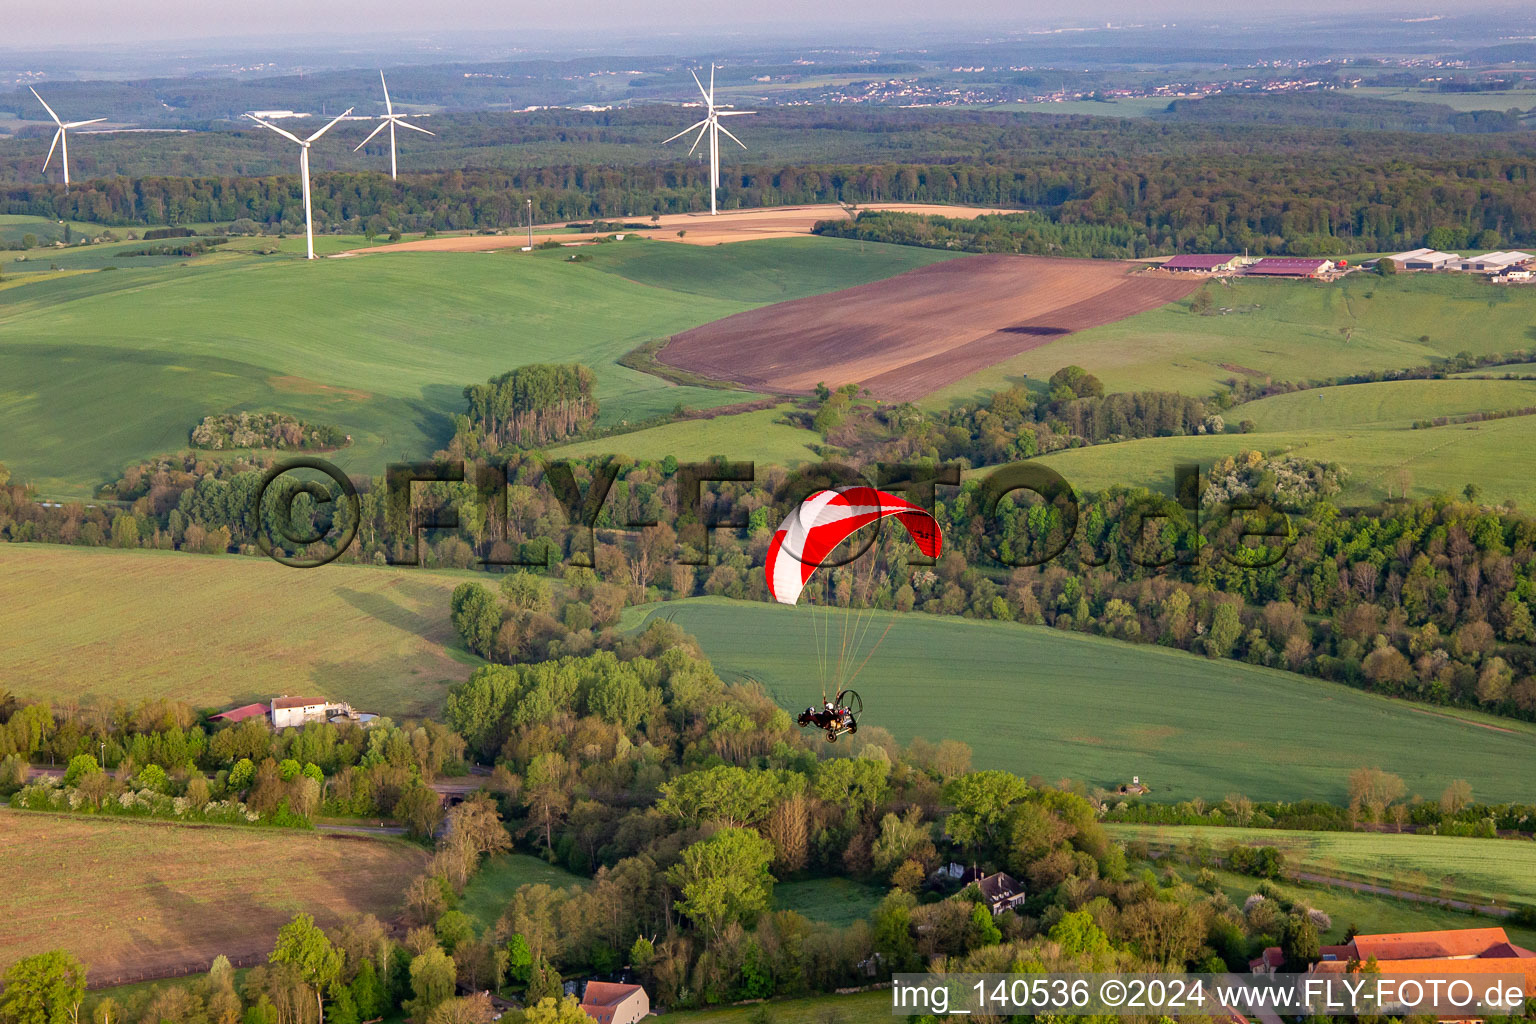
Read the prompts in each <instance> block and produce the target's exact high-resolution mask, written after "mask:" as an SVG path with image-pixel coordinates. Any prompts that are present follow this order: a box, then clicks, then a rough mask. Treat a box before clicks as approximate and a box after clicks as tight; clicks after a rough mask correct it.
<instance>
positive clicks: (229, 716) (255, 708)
mask: <svg viewBox="0 0 1536 1024" xmlns="http://www.w3.org/2000/svg"><path fill="white" fill-rule="evenodd" d="M266 714H267V706H266V705H265V704H242V705H240V706H239V707H238V708H230V709H229V710H228V711H220V712H219V713H218V714H216V715H209V716H208V721H210V722H225V723H228V724H230V725H234V724H235V723H236V722H243V721H245V720H246V719H247V718H255V717H256V716H257V715H261V716H262V717H263V718H265V717H266Z"/></svg>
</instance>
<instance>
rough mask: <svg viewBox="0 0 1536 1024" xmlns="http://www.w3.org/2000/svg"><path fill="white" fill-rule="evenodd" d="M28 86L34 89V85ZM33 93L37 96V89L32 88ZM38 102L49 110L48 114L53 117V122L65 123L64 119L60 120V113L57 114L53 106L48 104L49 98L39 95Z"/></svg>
mask: <svg viewBox="0 0 1536 1024" xmlns="http://www.w3.org/2000/svg"><path fill="white" fill-rule="evenodd" d="M27 88H28V89H32V87H31V86H30V85H29V86H27ZM32 95H33V96H37V90H36V89H32ZM37 102H39V103H41V104H42V105H43V109H44V110H46V111H48V116H49V117H51V118H53V123H54V124H63V123H64V122H63V121H60V120H59V115H58V114H55V113H54V112H53V108H52V107H50V106H49V105H48V101H47V100H45V99H43V98H42V97H41V96H37Z"/></svg>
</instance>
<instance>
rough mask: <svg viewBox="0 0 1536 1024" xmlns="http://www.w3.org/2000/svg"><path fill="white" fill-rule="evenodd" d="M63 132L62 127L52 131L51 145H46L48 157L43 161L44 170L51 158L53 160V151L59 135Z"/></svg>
mask: <svg viewBox="0 0 1536 1024" xmlns="http://www.w3.org/2000/svg"><path fill="white" fill-rule="evenodd" d="M63 134H64V129H63V128H60V129H59V130H58V131H56V132H54V133H53V145H51V146H49V147H48V159H47V160H44V161H43V170H45V171H46V170H47V169H48V164H49V163H51V162H52V160H53V151H54V150H55V149H57V148H58V146H59V136H60V135H63Z"/></svg>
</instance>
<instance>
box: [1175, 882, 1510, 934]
mask: <svg viewBox="0 0 1536 1024" xmlns="http://www.w3.org/2000/svg"><path fill="white" fill-rule="evenodd" d="M1179 874H1180V875H1181V876H1182V877H1184V878H1185V880H1186V881H1191V882H1192V881H1194V879H1195V875H1196V870H1195V869H1194V868H1192V867H1186V866H1181V867H1180V868H1179ZM1216 879H1217V882H1218V883H1219V884H1220V885H1221V889H1222V891H1223V892H1225V893H1226V894H1227V898H1228V899H1230V900H1231V901H1232V902H1233V904H1234V905H1236V906H1239V907H1240V906H1242V905H1243V901H1244V900H1246V899H1247V898H1248V897H1249V896H1250V895H1252V894H1253V892H1254V890H1255V889H1257V888H1258V886H1259V880H1258V879H1257V878H1253V877H1252V876H1249V875H1239V874H1237V873H1235V872H1232V871H1224V870H1219V869H1218V870H1217V871H1216ZM1270 884H1271V885H1273V886H1275V887H1276V888H1278V889H1279V890H1280V892H1281V893H1282V894H1283V895H1284V896H1285V897H1286V898H1287V899H1290V900H1294V901H1296V902H1298V903H1301V904H1303V905H1304V906H1308V907H1312V908H1314V909H1316V910H1321V911H1323V913H1325V914H1327V915H1328V916H1329V918H1330V919H1331V920H1332V922H1333V927H1331V928H1329V929H1328V930H1327V931H1325V932H1324V933H1323V935H1322V940H1323V941H1324V942H1325V943H1330V944H1342V943H1343V942H1344V941H1345V938H1346V936H1347V935H1348V934H1349V930H1350V929H1351V928H1353V929H1355V931H1356V932H1357V933H1358V932H1366V933H1370V934H1380V933H1383V932H1421V931H1440V930H1442V929H1447V928H1487V927H1488V926H1490V925H1492V924H1495V923H1499V924H1500V926H1501V927H1503V928H1504V930H1505V932H1506V933H1507V934H1508V935H1509V937H1510V939H1511V940H1512V941H1514V942H1515V943H1516V944H1517V945H1520V946H1524V947H1526V948H1527V949H1529V948H1531V946H1532V944H1533V943H1536V930H1532V929H1530V928H1521V927H1519V926H1518V925H1512V924H1509V923H1507V922H1495V921H1493V920H1492V919H1490V918H1487V917H1482V916H1479V915H1476V914H1466V913H1462V912H1460V911H1457V910H1450V909H1447V908H1445V907H1442V906H1438V905H1436V904H1432V903H1415V902H1412V901H1409V900H1400V899H1392V898H1390V897H1385V896H1374V895H1370V894H1367V893H1360V892H1356V891H1355V890H1353V889H1347V888H1344V887H1342V886H1325V885H1316V884H1312V883H1303V882H1292V881H1289V880H1287V881H1280V882H1271V883H1270Z"/></svg>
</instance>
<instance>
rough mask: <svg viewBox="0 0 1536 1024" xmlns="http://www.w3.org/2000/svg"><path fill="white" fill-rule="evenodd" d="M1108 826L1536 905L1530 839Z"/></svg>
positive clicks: (1134, 835)
mask: <svg viewBox="0 0 1536 1024" xmlns="http://www.w3.org/2000/svg"><path fill="white" fill-rule="evenodd" d="M1473 792H1474V793H1476V794H1477V795H1478V796H1479V797H1480V798H1483V799H1489V798H1491V797H1490V796H1488V795H1485V794H1483V793H1481V792H1479V791H1478V789H1477V786H1476V784H1475V783H1474V784H1473ZM1493 799H1498V798H1493ZM1107 827H1108V828H1109V830H1110V832H1111V833H1112V834H1113V835H1114V836H1115V837H1116V838H1118V839H1121V840H1125V841H1130V840H1132V839H1145V840H1148V841H1150V842H1160V843H1173V844H1179V845H1182V844H1184V843H1187V842H1189V840H1190V839H1191V838H1192V837H1196V836H1198V837H1200V838H1202V839H1204V840H1206V841H1207V842H1209V843H1210V844H1211V846H1212V848H1214V849H1216V850H1218V851H1219V850H1220V849H1221V848H1222V847H1223V846H1225V845H1226V844H1228V843H1233V842H1238V843H1247V844H1250V845H1258V846H1274V847H1277V848H1278V849H1280V850H1283V851H1284V852H1285V853H1286V855H1287V858H1288V859H1289V860H1290V861H1291V862H1292V863H1293V864H1294V865H1296V866H1298V867H1300V868H1302V869H1303V870H1310V871H1315V872H1317V873H1319V874H1325V875H1329V876H1333V877H1339V878H1349V879H1364V880H1369V881H1374V882H1378V883H1380V884H1383V885H1389V886H1391V887H1393V888H1402V889H1409V890H1413V891H1418V892H1428V893H1432V894H1435V895H1442V896H1451V897H1466V898H1469V899H1472V900H1475V901H1484V900H1487V901H1498V902H1500V903H1503V904H1506V905H1508V904H1510V903H1536V842H1531V841H1530V840H1519V839H1462V838H1455V837H1450V836H1421V835H1414V834H1411V833H1405V834H1403V835H1396V834H1393V833H1384V832H1292V831H1288V830H1281V829H1259V828H1212V827H1209V826H1206V827H1202V826H1198V825H1190V826H1183V825H1172V826H1170V825H1128V824H1111V825H1109V826H1107Z"/></svg>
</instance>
